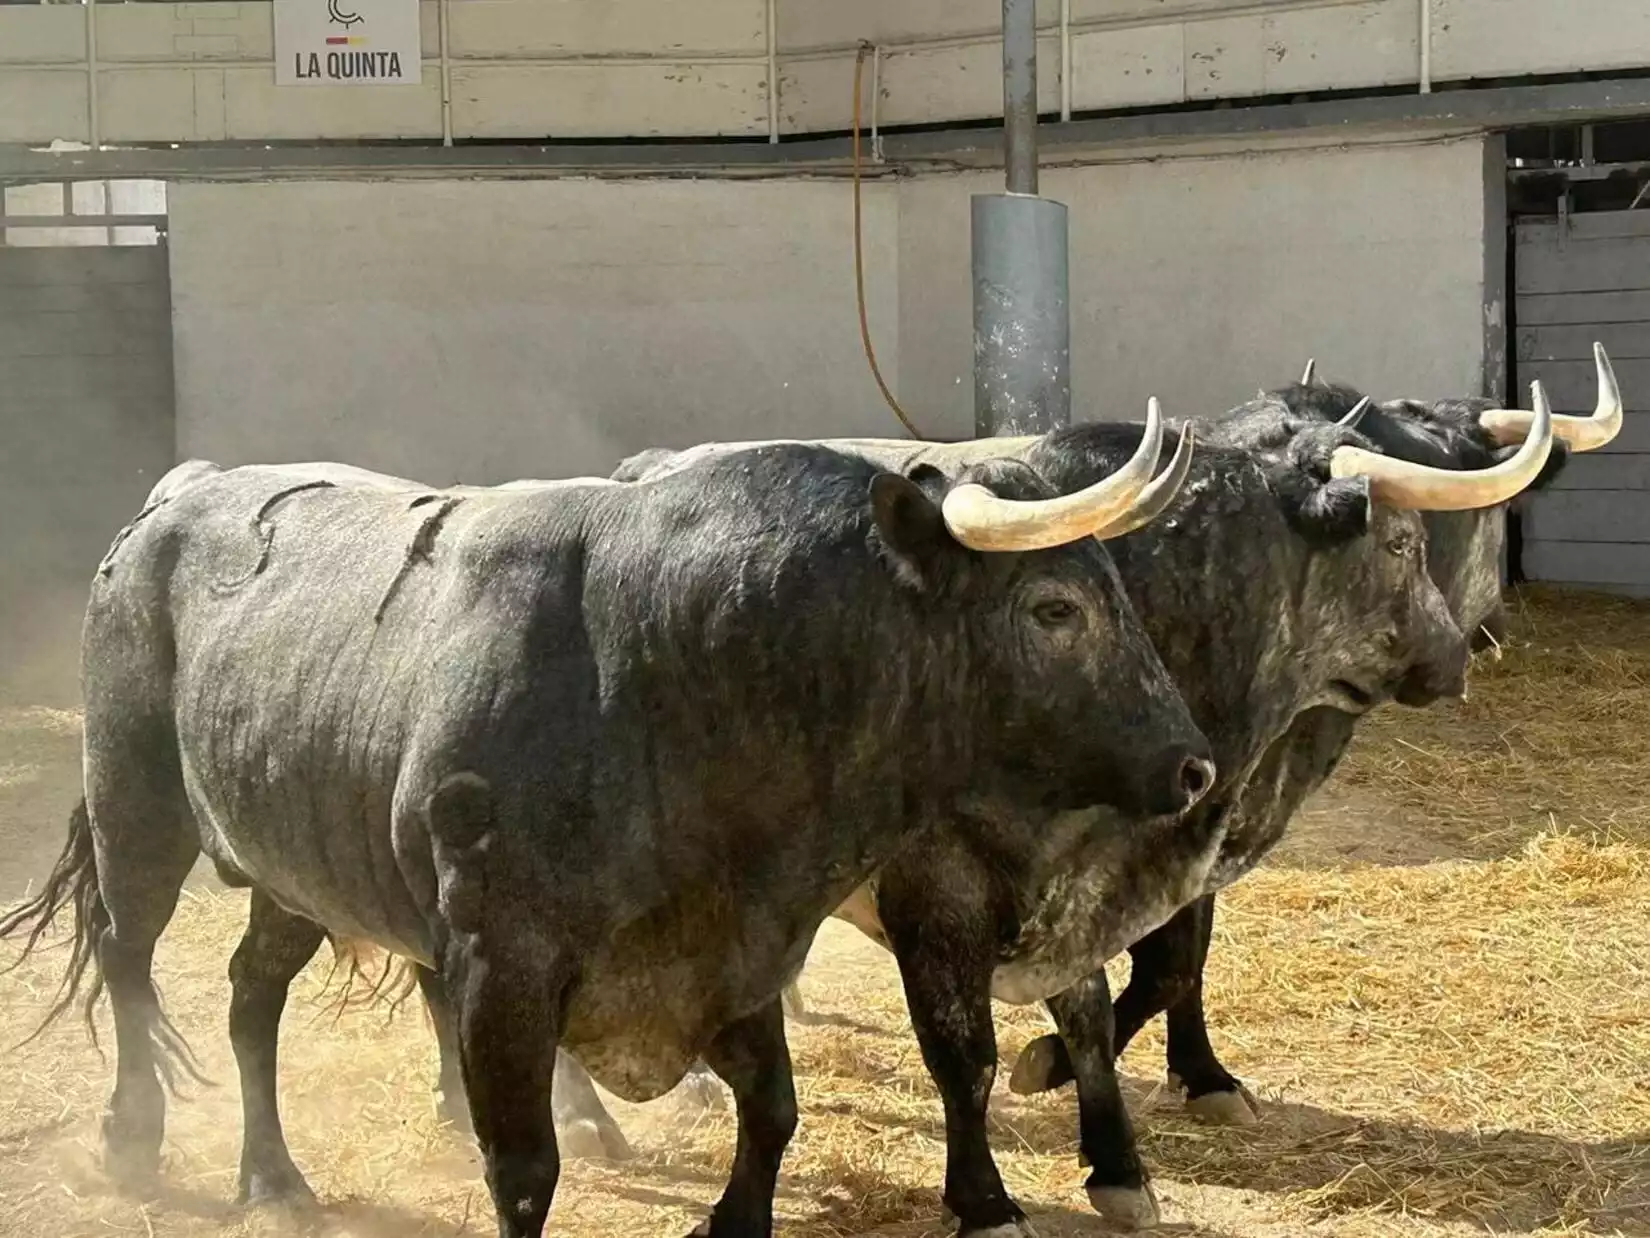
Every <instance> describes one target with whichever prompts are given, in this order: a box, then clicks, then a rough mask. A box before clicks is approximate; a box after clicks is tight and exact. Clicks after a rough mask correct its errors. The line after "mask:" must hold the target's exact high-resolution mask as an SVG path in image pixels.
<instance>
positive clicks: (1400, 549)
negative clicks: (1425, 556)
mask: <svg viewBox="0 0 1650 1238" xmlns="http://www.w3.org/2000/svg"><path fill="white" fill-rule="evenodd" d="M1386 548H1387V553H1388V554H1394V555H1397V556H1398V557H1399V558H1400V559H1408V558H1410V557H1412V556H1413V555H1414V554H1415V543H1414V542H1412V541H1409V540H1408V539H1407V538H1402V537H1395V538H1393V539H1392V540H1391V541H1390V542H1388V543H1387V544H1386Z"/></svg>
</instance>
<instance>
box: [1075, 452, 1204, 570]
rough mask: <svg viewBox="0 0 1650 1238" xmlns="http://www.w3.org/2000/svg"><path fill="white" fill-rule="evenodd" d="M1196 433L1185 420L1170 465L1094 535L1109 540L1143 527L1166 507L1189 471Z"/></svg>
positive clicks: (1104, 540)
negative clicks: (1128, 506)
mask: <svg viewBox="0 0 1650 1238" xmlns="http://www.w3.org/2000/svg"><path fill="white" fill-rule="evenodd" d="M1194 437H1195V435H1194V433H1193V431H1192V427H1191V425H1190V424H1187V425H1186V426H1185V427H1183V428H1182V429H1181V431H1180V443H1179V445H1178V446H1176V447H1175V449H1174V455H1173V456H1171V457H1170V458H1169V467H1168V468H1166V469H1164V470H1163V471H1162V472H1161V473H1159V474H1158V475H1157V476H1156V477H1154V478H1152V480H1151V482H1150V483H1149V484H1148V485H1147V486H1146V488H1145V489H1144V490H1142V491H1141V492H1140V494H1139V496H1138V497H1137V498H1136V499H1135V501H1134V506H1133V507H1131V508H1130V509H1129V510H1128V511H1127V512H1126V513H1124V515H1123V517H1122V518H1121V519H1119V520H1117V521H1115V522H1114V523H1112V524H1108V525H1107V526H1106V527H1105V528H1103V529H1101V530H1100V532H1098V533H1096V534H1095V535H1094V536H1095V537H1097V538H1099V539H1100V540H1101V541H1103V542H1109V541H1110V540H1111V539H1112V538H1114V537H1122V536H1123V535H1124V534H1125V533H1133V532H1134V531H1135V530H1136V529H1143V528H1145V527H1146V526H1147V525H1149V524H1150V523H1151V522H1152V521H1154V520H1156V519H1157V518H1158V517H1159V516H1161V515H1162V514H1163V513H1164V512H1166V511H1167V510H1168V509H1169V504H1170V503H1173V502H1174V501H1175V496H1176V495H1178V494H1179V493H1180V487H1181V486H1183V485H1185V484H1186V475H1187V474H1188V473H1190V472H1191V471H1192V447H1193V442H1192V440H1193V438H1194Z"/></svg>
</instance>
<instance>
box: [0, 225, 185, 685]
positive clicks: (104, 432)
mask: <svg viewBox="0 0 1650 1238" xmlns="http://www.w3.org/2000/svg"><path fill="white" fill-rule="evenodd" d="M168 307H169V299H168V291H167V273H166V253H165V251H164V249H161V248H159V247H153V246H151V247H122V248H97V249H77V248H74V249H71V248H65V249H11V248H6V247H0V442H3V443H4V447H3V448H0V530H3V532H4V543H3V545H4V553H0V699H7V698H9V699H15V700H23V701H27V702H30V703H33V704H58V705H68V704H73V703H75V701H76V699H77V697H78V692H77V690H76V683H77V678H78V671H77V667H78V645H79V639H80V619H81V615H82V614H83V613H84V611H85V606H86V587H87V585H88V584H89V582H90V581H91V579H92V573H93V571H94V570H95V569H96V567H97V563H98V561H99V559H101V558H102V557H103V554H104V552H105V551H106V550H107V549H108V547H109V540H110V538H111V536H112V535H113V534H114V532H115V531H116V530H117V529H119V528H120V527H121V525H123V524H125V523H126V521H128V520H130V519H131V518H132V516H133V514H135V513H136V511H137V510H138V507H139V505H140V504H141V503H142V501H143V497H144V495H145V494H146V493H147V492H148V490H149V487H151V486H152V485H154V483H155V479H156V478H158V477H159V476H160V474H161V473H162V472H164V471H165V470H166V469H167V468H168V467H169V466H170V465H171V463H172V451H173V424H172V344H171V322H170V316H169V312H168Z"/></svg>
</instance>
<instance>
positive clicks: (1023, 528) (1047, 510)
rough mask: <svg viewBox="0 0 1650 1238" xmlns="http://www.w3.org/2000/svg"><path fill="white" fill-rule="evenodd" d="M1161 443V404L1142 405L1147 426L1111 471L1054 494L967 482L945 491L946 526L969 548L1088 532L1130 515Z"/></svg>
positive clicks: (1035, 542) (1049, 541) (1042, 545)
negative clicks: (1007, 495)
mask: <svg viewBox="0 0 1650 1238" xmlns="http://www.w3.org/2000/svg"><path fill="white" fill-rule="evenodd" d="M1162 448H1163V410H1162V408H1160V407H1159V405H1158V403H1157V397H1156V396H1153V397H1152V398H1151V400H1150V401H1149V402H1148V403H1147V405H1146V432H1145V433H1144V434H1143V435H1141V436H1140V446H1139V447H1137V448H1136V449H1135V453H1134V455H1132V456H1130V457H1129V460H1128V463H1126V464H1124V465H1123V467H1122V468H1120V469H1118V470H1117V471H1116V472H1115V473H1113V474H1111V476H1109V477H1103V478H1101V479H1100V480H1099V481H1097V482H1095V483H1094V484H1093V485H1092V486H1087V487H1085V488H1084V489H1082V490H1079V491H1077V493H1075V494H1065V495H1061V496H1060V497H1059V498H1057V499H1029V500H1027V499H1003V498H999V497H997V495H995V494H993V493H992V492H991V491H990V490H989V489H987V488H986V487H985V486H982V485H979V484H978V483H974V482H970V483H966V484H964V485H961V486H957V487H955V488H954V489H953V490H952V491H951V492H950V493H949V494H947V495H946V496H945V502H944V503H943V504H941V506H940V511H941V513H942V514H943V515H944V517H945V527H946V528H948V529H950V530H951V536H952V537H954V538H956V539H957V540H958V541H959V542H961V543H962V544H963V545H964V546H967V547H968V548H969V549H970V550H1047V549H1048V548H1049V547H1051V546H1064V545H1066V544H1067V543H1069V542H1075V541H1077V540H1078V539H1079V538H1084V537H1089V536H1091V535H1093V534H1095V533H1097V532H1099V531H1100V530H1103V529H1105V528H1106V527H1107V526H1108V525H1112V524H1115V523H1117V522H1118V521H1119V520H1121V519H1122V518H1123V517H1125V516H1126V515H1128V513H1129V511H1130V509H1131V508H1132V507H1133V505H1134V502H1135V499H1136V498H1137V496H1138V495H1139V494H1140V492H1141V490H1143V489H1144V488H1145V486H1146V483H1147V482H1149V481H1151V479H1152V473H1153V472H1154V471H1155V470H1156V468H1157V457H1158V453H1159V452H1160V451H1161V450H1162Z"/></svg>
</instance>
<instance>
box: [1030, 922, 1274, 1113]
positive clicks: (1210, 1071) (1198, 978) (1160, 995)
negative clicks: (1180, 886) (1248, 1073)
mask: <svg viewBox="0 0 1650 1238" xmlns="http://www.w3.org/2000/svg"><path fill="white" fill-rule="evenodd" d="M1213 931H1214V896H1213V895H1208V896H1206V897H1204V898H1202V899H1199V900H1198V901H1197V902H1195V903H1191V904H1189V905H1188V906H1186V907H1183V908H1182V909H1181V910H1180V911H1179V912H1178V913H1177V914H1176V915H1175V916H1174V917H1173V918H1172V919H1171V920H1169V922H1168V923H1167V924H1164V925H1163V926H1162V927H1161V928H1159V929H1157V930H1156V931H1155V932H1152V933H1148V934H1147V935H1146V936H1145V937H1142V938H1141V939H1140V940H1139V941H1137V942H1135V943H1134V945H1132V946H1130V947H1129V954H1130V956H1131V958H1132V959H1133V964H1132V967H1131V971H1130V975H1129V983H1128V987H1127V988H1125V989H1124V990H1123V993H1122V996H1120V997H1119V998H1118V999H1117V1005H1116V1010H1115V1023H1114V1026H1115V1035H1114V1038H1113V1043H1114V1059H1115V1057H1118V1056H1121V1055H1122V1053H1123V1050H1124V1049H1125V1048H1127V1047H1128V1044H1129V1041H1131V1040H1133V1039H1134V1037H1135V1034H1136V1033H1138V1032H1139V1031H1140V1029H1141V1028H1142V1027H1144V1026H1145V1025H1146V1024H1147V1023H1148V1022H1150V1021H1151V1020H1152V1019H1154V1018H1156V1017H1157V1016H1158V1015H1159V1014H1162V1013H1164V1012H1165V1011H1167V1012H1168V1016H1169V1017H1168V1062H1169V1083H1170V1086H1172V1087H1174V1088H1176V1089H1181V1088H1184V1089H1185V1091H1186V1106H1187V1108H1188V1109H1189V1110H1191V1112H1192V1113H1194V1114H1196V1115H1197V1116H1198V1117H1201V1118H1203V1119H1204V1120H1205V1121H1209V1122H1220V1123H1225V1124H1228V1125H1235V1126H1247V1125H1250V1124H1252V1123H1253V1122H1255V1121H1256V1120H1257V1119H1258V1114H1259V1106H1258V1104H1257V1103H1256V1101H1255V1099H1254V1097H1253V1096H1251V1095H1250V1094H1249V1091H1248V1089H1247V1088H1245V1087H1244V1086H1243V1084H1242V1083H1240V1082H1239V1081H1238V1080H1237V1079H1236V1078H1235V1077H1234V1076H1233V1075H1232V1073H1231V1072H1230V1071H1228V1070H1227V1069H1226V1068H1225V1067H1224V1066H1222V1065H1221V1064H1220V1060H1219V1059H1218V1058H1217V1057H1216V1056H1215V1051H1214V1047H1213V1046H1212V1045H1211V1044H1210V1043H1209V1032H1208V1027H1207V1025H1206V1024H1205V1022H1204V1016H1203V966H1204V963H1205V961H1206V960H1207V959H1208V956H1209V940H1210V935H1211V933H1212V932H1213ZM1075 1077H1076V1071H1075V1069H1074V1066H1073V1063H1072V1058H1071V1054H1070V1052H1069V1051H1068V1049H1067V1046H1066V1044H1065V1042H1064V1041H1063V1040H1062V1038H1061V1037H1059V1036H1039V1037H1038V1038H1037V1039H1036V1040H1033V1041H1032V1042H1031V1043H1030V1044H1028V1045H1027V1046H1026V1047H1025V1049H1024V1050H1023V1051H1022V1052H1021V1054H1020V1057H1019V1059H1018V1060H1017V1061H1016V1062H1015V1065H1014V1074H1013V1077H1012V1079H1011V1081H1010V1086H1011V1087H1012V1088H1013V1089H1014V1091H1015V1092H1017V1093H1019V1094H1021V1095H1023V1096H1030V1095H1033V1094H1035V1093H1037V1092H1046V1091H1051V1090H1053V1089H1054V1088H1059V1087H1064V1086H1065V1085H1066V1084H1068V1083H1070V1082H1071V1081H1072V1080H1073V1079H1074V1078H1075Z"/></svg>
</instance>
